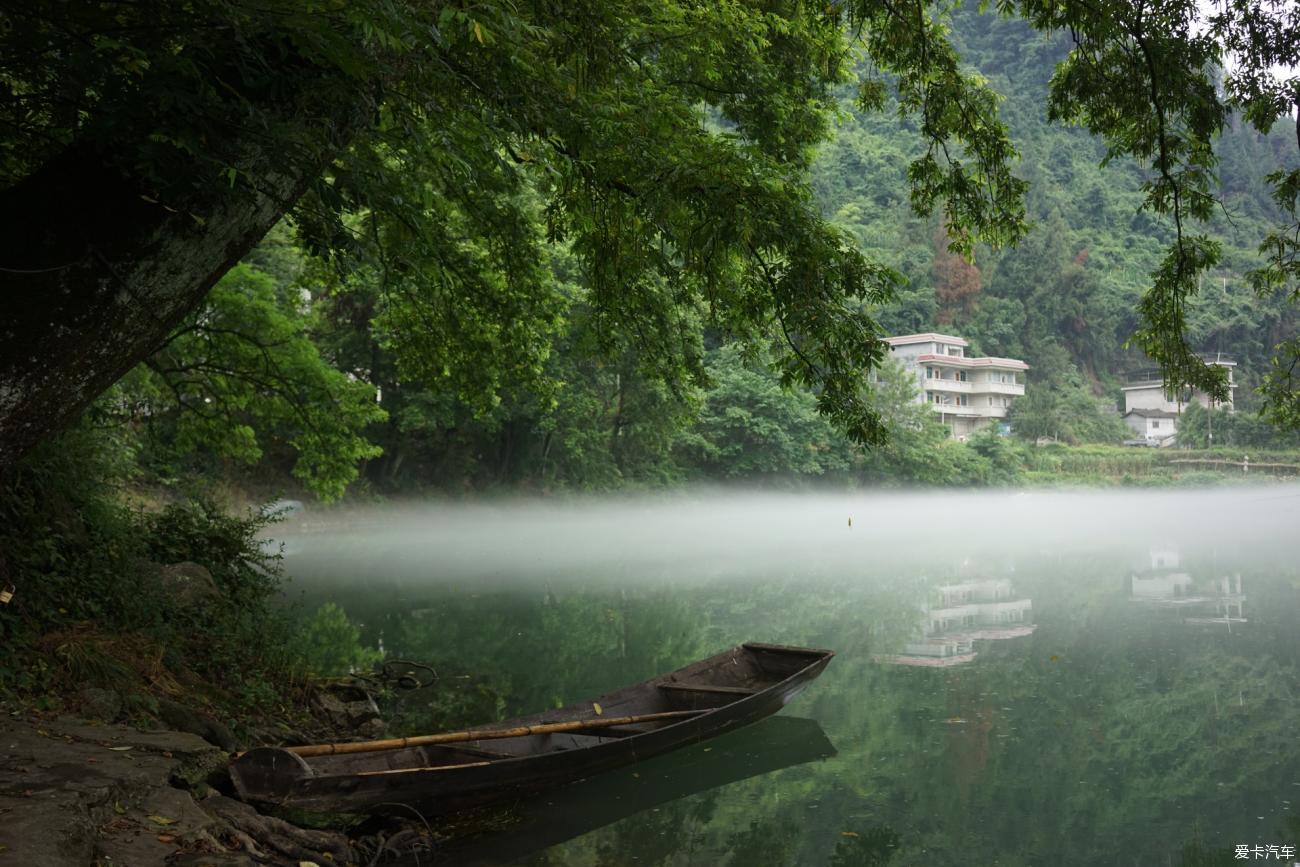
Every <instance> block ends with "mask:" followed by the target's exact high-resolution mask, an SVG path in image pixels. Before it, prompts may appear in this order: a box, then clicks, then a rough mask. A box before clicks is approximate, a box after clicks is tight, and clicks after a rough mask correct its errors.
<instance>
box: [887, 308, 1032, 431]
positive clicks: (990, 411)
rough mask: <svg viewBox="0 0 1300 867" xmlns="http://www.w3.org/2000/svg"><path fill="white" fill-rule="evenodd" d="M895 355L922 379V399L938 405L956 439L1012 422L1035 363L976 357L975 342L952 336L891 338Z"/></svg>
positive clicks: (937, 407)
mask: <svg viewBox="0 0 1300 867" xmlns="http://www.w3.org/2000/svg"><path fill="white" fill-rule="evenodd" d="M885 342H886V343H888V344H889V347H890V351H891V352H892V353H893V356H894V357H895V358H896V359H898V361H899V362H901V363H902V365H903V367H904V368H906V369H907V370H909V371H911V372H912V373H913V375H915V376H916V382H917V386H918V387H919V389H920V392H921V394H920V396H919V397H918V400H920V401H921V402H922V403H928V404H930V405H931V406H932V407H934V411H935V412H937V413H938V414H939V420H940V421H942V422H943V423H944V424H945V425H947V426H948V429H949V430H951V431H952V435H953V436H955V437H957V438H958V439H965V438H966V437H967V436H969V435H970V434H972V433H974V432H975V431H977V430H979V429H980V428H982V427H987V426H988V425H991V424H993V423H994V422H998V421H1001V420H1002V419H1004V418H1006V416H1007V410H1008V409H1010V407H1011V402H1012V401H1013V400H1015V399H1016V398H1017V397H1020V396H1022V395H1024V393H1025V371H1027V370H1028V369H1029V365H1028V364H1025V363H1024V362H1023V361H1021V360H1019V359H1016V358H994V357H991V356H979V357H971V356H969V355H967V354H966V348H967V347H968V346H970V343H968V342H967V341H965V340H963V339H962V338H960V337H953V336H951V335H948V334H934V333H926V334H907V335H904V336H902V337H886V338H885Z"/></svg>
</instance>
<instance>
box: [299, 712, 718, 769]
mask: <svg viewBox="0 0 1300 867" xmlns="http://www.w3.org/2000/svg"><path fill="white" fill-rule="evenodd" d="M710 710H716V708H703V709H701V710H669V711H663V712H661V713H647V714H641V715H640V716H614V717H596V718H594V719H579V720H570V721H568V722H557V723H543V724H541V725H534V726H517V727H515V728H511V729H466V730H464V731H459V732H443V733H441V734H436V735H416V736H415V737H409V738H389V739H388V740H382V741H352V742H345V743H341V744H314V745H312V746H305V747H285V748H284V749H285V750H287V751H289V752H291V753H297V754H298V755H300V756H303V757H304V758H311V757H313V756H337V755H343V754H345V753H372V752H378V751H380V750H400V749H402V748H404V747H422V746H426V745H428V744H456V743H463V742H465V741H486V740H491V739H493V738H520V737H524V736H525V735H546V734H554V733H558V732H571V731H577V730H579V729H596V728H609V727H611V726H625V725H632V724H633V723H642V722H656V721H658V720H666V719H682V718H685V717H692V716H699V715H700V714H702V713H707V712H709V711H710Z"/></svg>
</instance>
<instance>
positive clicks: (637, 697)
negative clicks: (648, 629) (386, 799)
mask: <svg viewBox="0 0 1300 867" xmlns="http://www.w3.org/2000/svg"><path fill="white" fill-rule="evenodd" d="M823 655H825V654H824V652H822V651H812V650H809V651H803V650H796V649H793V648H784V647H782V648H777V647H770V646H767V645H762V644H744V645H741V646H739V647H736V648H733V649H731V650H728V651H726V652H724V653H720V654H718V655H717V656H713V657H710V658H708V659H705V660H701V661H700V662H696V663H694V664H692V665H689V666H687V667H685V668H681V669H678V670H677V671H674V672H672V673H670V674H665V675H661V676H660V677H656V678H652V679H651V680H648V681H645V682H643V683H639V684H636V685H634V686H629V687H626V688H624V689H620V690H617V691H616V692H612V693H609V694H607V695H602V696H600V697H598V698H596V699H594V700H592V701H584V702H579V703H576V704H571V705H567V706H565V707H562V708H557V709H555V710H552V711H546V712H543V713H538V714H533V715H531V716H527V717H519V718H516V719H511V720H505V721H502V722H500V723H496V724H494V725H492V726H489V728H501V729H506V728H513V727H516V726H526V725H538V724H542V723H553V722H567V721H572V720H581V719H585V718H595V717H596V716H597V714H596V711H595V705H597V704H598V705H600V713H599V716H603V717H606V718H609V717H625V716H642V715H646V714H655V713H663V712H665V711H691V710H709V709H714V708H719V707H723V706H726V705H729V704H733V703H735V702H737V701H741V700H743V699H745V698H747V697H749V696H752V695H756V694H758V693H760V692H763V691H764V690H766V689H769V688H771V687H773V686H775V685H777V684H779V683H780V682H781V681H783V680H785V679H786V678H788V677H790V676H791V675H793V674H795V673H797V672H799V671H801V670H803V669H804V668H806V667H807V666H808V665H809V664H810V663H811V662H813V661H815V660H816V659H817V658H819V657H821V656H823ZM681 721H682V719H681V718H669V719H665V720H650V721H645V722H639V723H633V724H628V725H622V726H613V727H597V728H591V729H589V730H585V731H584V730H581V729H579V730H576V731H570V732H562V733H561V732H556V733H550V734H535V735H524V736H520V737H510V738H498V739H488V740H478V741H467V742H465V743H458V744H445V745H429V746H419V747H408V748H405V749H396V750H385V751H382V752H370V753H355V754H345V755H334V756H318V757H314V758H310V759H308V760H307V763H308V765H310V767H311V768H312V771H313V772H314V775H316V776H333V775H336V774H358V773H383V772H384V771H385V770H390V771H397V770H408V769H415V768H444V767H445V768H450V767H456V766H467V765H478V764H483V763H485V762H492V761H499V760H503V759H512V758H519V757H521V756H529V755H538V754H541V753H552V752H564V751H569V750H576V749H581V748H584V747H590V746H595V745H598V744H602V743H606V742H608V741H611V740H621V739H624V738H627V737H631V736H634V735H639V734H645V733H646V732H649V731H652V730H654V729H655V728H657V727H660V726H666V725H672V724H674V723H678V722H681Z"/></svg>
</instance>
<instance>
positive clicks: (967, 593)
mask: <svg viewBox="0 0 1300 867" xmlns="http://www.w3.org/2000/svg"><path fill="white" fill-rule="evenodd" d="M936 593H937V595H938V598H939V602H938V605H937V607H934V608H930V607H926V608H924V609H923V610H922V618H921V624H922V626H921V628H922V633H923V634H922V636H921V637H920V638H918V639H916V640H913V641H909V642H908V643H907V644H906V645H904V647H903V652H902V653H900V654H897V655H896V656H884V657H880V659H881V661H883V662H890V663H892V664H894V665H914V666H921V667H926V668H948V667H950V666H954V665H962V664H964V663H967V662H973V661H974V660H975V657H976V656H977V651H976V650H975V642H976V641H999V640H1003V639H1007V638H1020V637H1022V636H1025V635H1032V634H1033V633H1034V629H1035V628H1036V627H1035V626H1034V624H1033V623H1031V622H1030V621H1031V620H1032V618H1033V607H1034V606H1033V603H1032V602H1030V601H1029V600H1028V599H1013V598H1012V596H1013V595H1014V594H1013V593H1012V589H1011V582H1010V581H966V582H963V583H961V584H945V585H943V586H941V587H939V588H938V590H937V591H936Z"/></svg>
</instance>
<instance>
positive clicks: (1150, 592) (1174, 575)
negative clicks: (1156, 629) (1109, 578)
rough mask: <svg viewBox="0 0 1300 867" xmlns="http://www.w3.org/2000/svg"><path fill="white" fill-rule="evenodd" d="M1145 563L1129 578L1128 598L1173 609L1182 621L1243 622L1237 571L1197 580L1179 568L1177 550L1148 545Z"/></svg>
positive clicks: (1243, 616) (1160, 607)
mask: <svg viewBox="0 0 1300 867" xmlns="http://www.w3.org/2000/svg"><path fill="white" fill-rule="evenodd" d="M1149 556H1150V560H1149V566H1148V564H1147V563H1144V564H1143V565H1144V566H1146V567H1147V568H1143V569H1139V570H1135V571H1134V572H1133V573H1132V575H1131V576H1130V578H1129V581H1130V597H1129V598H1130V599H1132V600H1133V601H1134V602H1138V603H1141V604H1143V605H1147V606H1150V607H1152V608H1159V609H1166V610H1173V611H1177V612H1178V613H1179V615H1180V616H1181V617H1182V620H1183V622H1184V623H1222V624H1227V625H1228V626H1229V627H1231V625H1232V624H1233V623H1246V622H1247V620H1246V611H1245V602H1246V596H1245V594H1243V593H1242V592H1241V574H1240V573H1236V574H1233V575H1224V576H1222V577H1219V578H1212V579H1201V580H1197V579H1195V578H1193V577H1192V575H1191V574H1190V573H1189V572H1187V571H1185V570H1184V569H1183V568H1182V560H1181V558H1180V557H1179V555H1178V551H1176V550H1173V549H1170V548H1152V549H1151V550H1150V552H1149Z"/></svg>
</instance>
